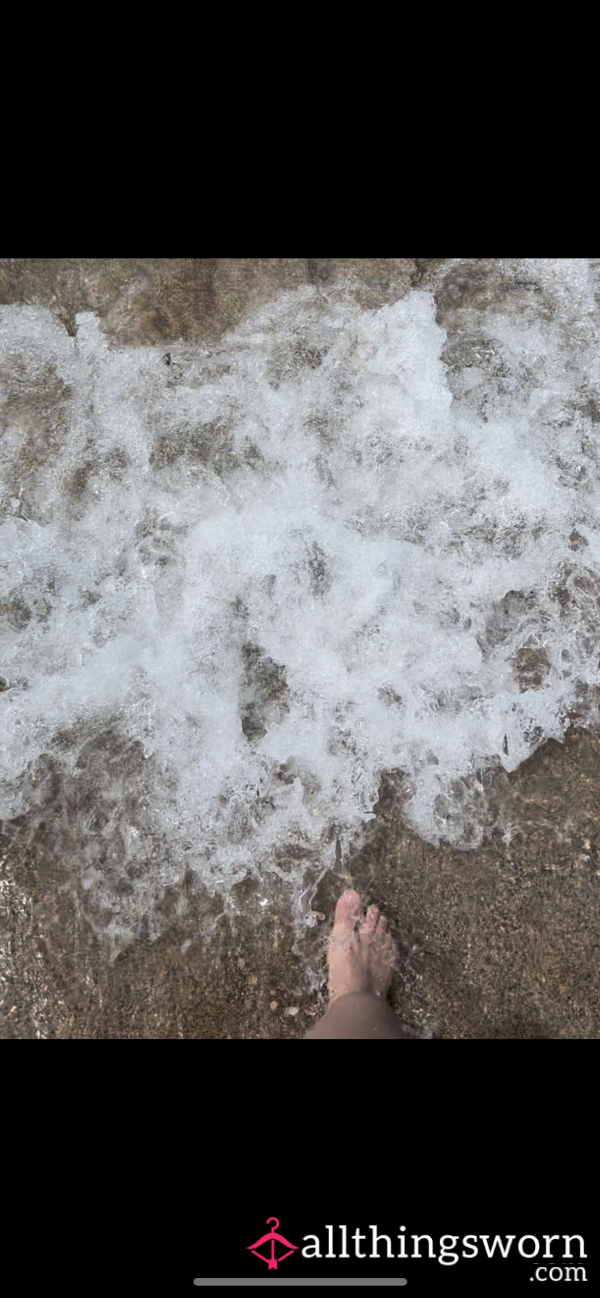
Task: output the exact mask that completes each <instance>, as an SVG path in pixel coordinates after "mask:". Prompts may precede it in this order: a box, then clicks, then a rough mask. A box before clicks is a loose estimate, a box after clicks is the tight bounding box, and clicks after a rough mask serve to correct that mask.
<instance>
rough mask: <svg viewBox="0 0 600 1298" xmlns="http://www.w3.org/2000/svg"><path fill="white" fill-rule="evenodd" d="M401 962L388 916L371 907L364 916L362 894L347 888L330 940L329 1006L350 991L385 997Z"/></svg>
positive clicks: (336, 910) (336, 911) (336, 913)
mask: <svg viewBox="0 0 600 1298" xmlns="http://www.w3.org/2000/svg"><path fill="white" fill-rule="evenodd" d="M399 963H400V961H399V953H398V948H397V946H396V943H395V942H394V939H393V937H392V935H391V933H390V931H389V925H388V921H387V919H386V918H385V915H380V913H379V911H378V909H377V906H369V909H368V911H367V914H366V916H364V917H363V908H362V903H361V900H360V897H359V895H358V893H357V892H354V891H353V889H352V888H347V889H346V891H345V892H344V893H342V896H341V897H340V899H339V901H338V904H337V906H336V908H335V922H334V925H333V929H332V932H331V937H330V939H329V1004H330V1005H331V1004H332V1003H333V1001H335V1000H337V997H338V996H344V995H345V994H346V993H347V992H363V991H369V992H374V993H375V995H376V996H385V995H386V992H387V991H388V988H389V986H390V983H391V981H392V975H393V972H394V969H398V967H399Z"/></svg>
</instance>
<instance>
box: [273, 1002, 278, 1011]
mask: <svg viewBox="0 0 600 1298" xmlns="http://www.w3.org/2000/svg"><path fill="white" fill-rule="evenodd" d="M278 1004H279V1001H271V1009H272V1010H276V1009H277V1006H278Z"/></svg>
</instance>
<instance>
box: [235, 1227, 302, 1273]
mask: <svg viewBox="0 0 600 1298" xmlns="http://www.w3.org/2000/svg"><path fill="white" fill-rule="evenodd" d="M271 1221H274V1222H275V1225H274V1226H272V1227H271V1230H270V1231H269V1234H268V1235H261V1237H260V1239H257V1241H256V1244H248V1245H247V1247H248V1248H249V1249H250V1252H251V1253H254V1256H255V1257H259V1258H260V1259H261V1261H263V1262H268V1264H269V1271H276V1270H277V1264H278V1262H283V1261H284V1258H286V1257H291V1255H292V1253H293V1252H294V1250H295V1249H297V1248H299V1247H300V1246H299V1245H298V1244H290V1241H289V1239H284V1237H283V1235H278V1234H277V1228H278V1226H279V1221H278V1219H277V1217H267V1226H268V1225H269V1222H271ZM267 1240H270V1241H271V1256H270V1257H265V1256H264V1254H262V1253H257V1251H256V1250H257V1248H258V1246H259V1244H266V1243H267ZM275 1240H278V1241H279V1243H280V1244H285V1245H286V1247H287V1248H288V1250H289V1252H287V1253H282V1254H281V1256H280V1257H275Z"/></svg>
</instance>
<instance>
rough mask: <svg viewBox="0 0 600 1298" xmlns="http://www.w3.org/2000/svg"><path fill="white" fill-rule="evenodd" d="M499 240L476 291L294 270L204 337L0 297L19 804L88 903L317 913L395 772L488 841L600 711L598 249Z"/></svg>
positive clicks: (161, 915) (99, 922) (8, 724)
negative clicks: (172, 338)
mask: <svg viewBox="0 0 600 1298" xmlns="http://www.w3.org/2000/svg"><path fill="white" fill-rule="evenodd" d="M499 266H500V272H501V273H500V276H499V283H498V285H497V286H496V289H497V291H496V293H495V295H494V293H492V295H491V301H489V300H488V301H486V303H485V304H484V305H485V310H483V309H482V303H481V302H480V301H479V300H476V298H475V300H473V302H469V301H467V302H466V304H465V301H464V295H463V297H462V298H461V305H460V310H459V311H458V314H457V309H456V308H455V306H454V304H453V299H452V274H450V276H449V277H448V280H447V288H446V296H445V298H444V297H443V296H442V297H441V299H440V301H438V306H437V312H436V303H435V302H434V298H433V295H432V293H430V292H428V291H424V290H419V289H416V290H412V291H409V292H408V293H407V294H406V295H405V296H404V297H403V298H402V299H401V300H399V301H397V302H396V303H394V304H393V305H389V306H384V307H381V308H378V309H365V308H364V307H362V306H360V305H358V304H357V302H356V301H355V299H354V296H353V294H352V293H351V291H350V289H349V288H348V287H345V286H344V284H343V283H342V284H337V285H336V286H333V287H330V288H327V289H323V288H315V287H310V286H303V287H301V288H299V289H298V290H296V291H295V292H291V293H287V294H282V295H281V296H280V297H279V298H278V299H277V300H276V301H274V302H272V303H270V304H268V305H266V306H264V307H262V308H261V309H260V310H258V311H256V313H255V314H254V315H250V316H249V317H248V318H247V319H246V320H245V321H244V322H243V323H242V324H240V325H239V326H238V327H237V328H236V329H235V330H231V331H230V332H229V333H227V334H226V335H225V336H224V337H223V338H222V340H221V342H220V343H219V344H216V345H214V346H212V347H210V348H208V347H202V346H201V345H200V344H199V343H197V342H188V343H178V344H173V345H170V346H169V347H168V349H167V348H165V347H164V346H160V347H151V346H149V347H142V348H137V349H136V350H134V351H132V350H131V349H127V348H122V347H119V346H115V345H112V346H111V343H110V340H109V339H108V338H107V336H106V335H105V334H104V333H103V332H102V331H101V329H100V325H99V321H98V319H97V318H96V317H95V316H94V315H93V314H91V313H81V314H79V315H78V316H77V317H76V333H75V334H74V336H70V335H69V334H67V333H65V330H64V329H63V328H62V326H61V325H60V324H59V323H58V322H57V320H56V319H55V318H54V317H53V315H52V314H51V313H50V311H49V310H47V309H45V308H43V307H33V306H24V305H12V306H4V307H1V308H0V366H1V389H2V391H1V397H2V402H3V404H2V407H1V411H0V419H1V425H2V441H1V443H0V447H1V476H2V489H3V490H2V502H1V506H2V514H1V516H0V517H1V525H0V563H1V564H2V567H1V569H0V581H1V585H0V609H1V613H2V627H3V631H2V642H1V643H2V647H1V660H0V672H1V673H2V677H3V682H4V686H5V688H4V690H3V692H2V697H1V699H0V703H1V706H2V733H3V744H2V758H1V767H0V775H1V780H0V816H1V817H2V818H3V819H4V820H5V821H9V820H14V819H15V818H16V817H19V816H22V817H25V818H26V822H27V825H28V826H30V827H31V829H32V832H33V831H35V829H36V826H37V827H42V828H43V830H44V851H45V853H46V855H47V856H48V858H49V859H50V860H51V861H54V862H60V863H61V867H62V868H65V867H66V869H67V871H68V872H71V873H72V874H73V877H74V880H75V886H76V887H77V889H78V891H79V892H80V895H81V896H82V897H83V898H84V905H85V907H86V909H87V913H88V915H89V917H90V919H91V921H92V922H93V924H94V926H95V927H96V928H97V931H99V932H103V933H106V934H107V935H108V936H109V937H111V938H112V939H113V940H118V941H121V942H126V941H127V940H128V939H129V938H130V937H131V936H132V935H134V934H143V935H145V936H151V937H155V936H158V935H159V934H160V932H161V931H162V929H163V926H164V924H165V923H166V920H167V915H166V913H165V909H164V906H163V907H162V908H161V907H159V906H158V900H159V898H163V895H164V892H165V887H167V888H168V887H172V888H173V889H174V901H173V905H174V907H175V908H176V907H177V906H178V905H179V901H178V900H177V898H176V895H175V892H176V888H177V885H178V884H179V883H180V881H181V879H182V877H183V876H184V875H185V873H186V872H187V871H190V870H191V871H192V873H193V874H194V875H195V876H196V877H197V878H199V879H200V880H201V881H202V882H203V883H204V884H205V885H206V887H207V888H208V890H209V892H210V893H224V894H226V895H227V896H228V897H231V889H232V887H233V886H234V885H235V884H236V883H238V882H239V881H240V880H242V879H244V878H246V877H247V876H248V874H249V873H250V874H252V875H254V876H255V877H256V879H257V880H258V882H259V885H261V886H263V885H264V887H263V891H264V897H263V898H262V901H263V903H264V905H265V906H266V907H268V906H269V905H270V904H271V902H272V899H273V894H272V886H271V884H270V883H269V882H268V880H269V879H273V878H277V877H279V878H280V879H281V880H282V881H284V882H285V885H286V887H287V888H291V891H292V894H293V897H294V904H295V908H296V914H297V918H298V922H299V924H304V923H312V922H314V921H313V917H312V915H311V913H310V902H311V898H312V893H313V892H314V885H313V884H312V883H311V884H310V886H307V882H306V867H307V865H308V864H311V863H315V862H325V863H327V862H329V863H331V864H333V863H335V861H336V859H337V860H338V862H339V859H340V856H341V855H342V853H343V854H345V853H346V852H347V850H348V847H349V845H353V846H354V847H356V846H359V845H360V843H361V841H362V838H363V835H364V830H365V826H366V825H367V824H368V822H369V820H371V819H372V818H373V816H374V807H375V806H377V805H381V803H382V801H384V800H385V801H386V802H387V803H388V804H391V805H392V806H396V807H397V809H398V811H400V810H401V811H402V815H403V816H404V818H405V820H406V822H407V823H408V824H409V825H410V826H411V827H412V828H413V829H414V831H415V832H416V833H418V834H419V835H420V836H421V837H422V839H423V840H425V842H427V843H431V844H438V843H439V842H440V841H441V840H445V841H446V842H448V843H451V844H454V845H455V846H456V847H459V848H461V849H464V850H469V851H470V850H473V849H475V848H476V847H477V846H478V844H479V843H480V842H481V838H482V835H483V833H484V831H485V827H486V825H488V824H489V817H490V792H489V791H490V790H493V788H494V787H495V783H496V782H497V779H498V777H500V778H501V776H502V772H503V771H504V772H511V771H514V770H515V769H516V768H517V767H518V766H519V765H520V764H521V763H522V762H523V761H524V760H525V759H526V758H527V757H529V756H530V755H531V754H532V753H533V752H534V751H535V750H536V749H537V748H538V747H539V746H540V744H542V743H543V742H544V740H546V739H548V738H555V739H558V740H562V738H563V737H564V733H565V729H566V727H567V726H568V724H569V721H570V719H572V718H573V717H577V716H578V717H583V718H584V719H585V721H586V723H588V724H597V723H598V713H597V695H596V682H597V679H598V640H599V635H600V633H599V631H598V603H599V600H600V562H599V534H598V527H597V517H598V438H597V428H598V423H599V422H600V372H599V361H598V358H597V357H598V346H597V344H598V305H597V302H596V294H597V291H598V283H597V281H598V269H597V267H596V265H595V264H591V263H588V262H586V261H585V260H573V261H569V260H561V261H528V262H519V263H516V262H515V263H510V264H503V263H499ZM459 271H460V263H457V271H456V276H457V277H458V275H459ZM489 283H490V280H489V277H488V279H487V280H486V290H487V291H488V295H489ZM440 321H442V323H440ZM501 827H502V829H503V832H504V835H505V840H506V841H510V837H511V825H510V823H509V822H507V823H503V824H502V826H501Z"/></svg>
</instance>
